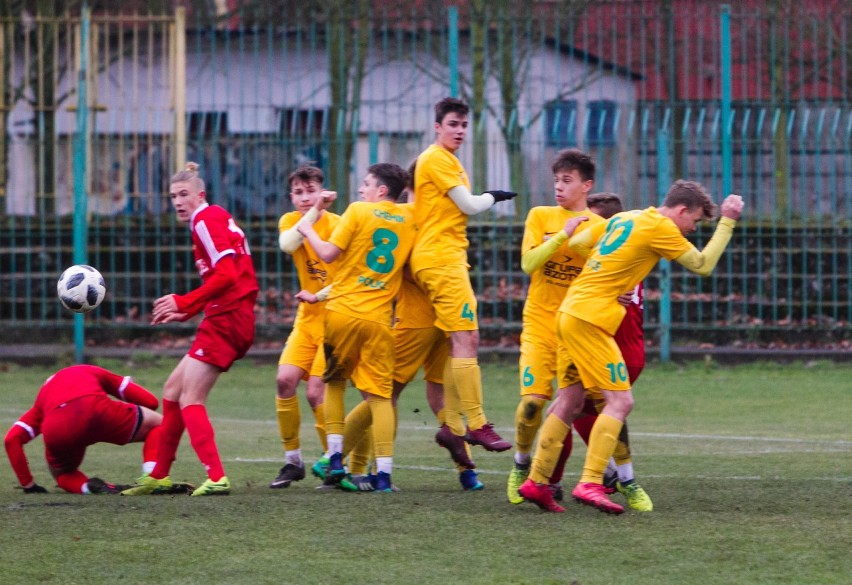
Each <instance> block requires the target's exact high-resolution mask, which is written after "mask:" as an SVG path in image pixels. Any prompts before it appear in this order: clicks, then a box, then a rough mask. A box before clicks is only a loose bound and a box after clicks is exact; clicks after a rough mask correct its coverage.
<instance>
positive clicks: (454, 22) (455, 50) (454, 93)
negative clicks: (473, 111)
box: [447, 6, 459, 98]
mask: <svg viewBox="0 0 852 585" xmlns="http://www.w3.org/2000/svg"><path fill="white" fill-rule="evenodd" d="M447 17H448V20H449V23H448V24H449V33H448V38H447V42H448V44H449V46H448V47H447V52H448V60H449V63H448V65H449V68H450V97H455V98H457V97H459V9H458V8H457V7H456V6H450V7H449V8H448V9H447Z"/></svg>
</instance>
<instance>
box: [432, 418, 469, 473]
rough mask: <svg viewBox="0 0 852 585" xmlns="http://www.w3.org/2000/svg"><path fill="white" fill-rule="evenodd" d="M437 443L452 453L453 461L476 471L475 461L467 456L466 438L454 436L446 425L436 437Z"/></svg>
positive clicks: (442, 426)
mask: <svg viewBox="0 0 852 585" xmlns="http://www.w3.org/2000/svg"><path fill="white" fill-rule="evenodd" d="M435 442H436V443H438V444H439V445H440V446H441V447H443V448H444V449H446V450H447V451H449V452H450V457H452V458H453V461H455V462H456V463H458V464H459V465H461V466H463V467H467V468H468V469H476V465H474V463H473V461H471V459H470V457H468V456H467V449H465V444H464V437H461V436H459V435H456V434H453V431H451V430H450V427H448V426H447V425H446V424H443V425H441V430H440V431H438V433H437V434H436V435H435Z"/></svg>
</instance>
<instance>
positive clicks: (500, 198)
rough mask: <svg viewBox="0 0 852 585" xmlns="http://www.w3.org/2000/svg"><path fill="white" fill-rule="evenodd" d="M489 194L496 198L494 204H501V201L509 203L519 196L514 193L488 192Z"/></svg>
mask: <svg viewBox="0 0 852 585" xmlns="http://www.w3.org/2000/svg"><path fill="white" fill-rule="evenodd" d="M486 192H487V193H491V196H492V197H493V198H494V203H500V202H501V201H509V200H510V199H514V198H515V197H517V196H518V194H517V193H513V192H512V191H497V190H494V191H486Z"/></svg>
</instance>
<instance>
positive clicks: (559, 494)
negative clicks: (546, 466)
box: [549, 483, 565, 502]
mask: <svg viewBox="0 0 852 585" xmlns="http://www.w3.org/2000/svg"><path fill="white" fill-rule="evenodd" d="M549 487H550V493H552V494H553V499H554V500H556V501H557V502H561V501H562V500H564V499H565V492H564V491H563V489H562V484H561V483H551V484H549Z"/></svg>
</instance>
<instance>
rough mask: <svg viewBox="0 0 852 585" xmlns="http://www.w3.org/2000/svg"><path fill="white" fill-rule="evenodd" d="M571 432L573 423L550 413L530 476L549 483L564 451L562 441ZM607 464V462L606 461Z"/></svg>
mask: <svg viewBox="0 0 852 585" xmlns="http://www.w3.org/2000/svg"><path fill="white" fill-rule="evenodd" d="M570 432H571V425H567V424H565V421H563V420H562V419H561V418H559V417H558V416H556V415H555V414H550V415H548V416H547V418H546V419H544V424H543V425H541V433H540V434H539V438H538V447H536V450H535V457H533V461H532V466H531V467H530V475H529V478H530V479H531V480H533V481H534V482H536V483H549V482H550V477H551V476H552V475H553V469H554V468H555V467H556V462H557V461H558V460H559V454H560V453H561V452H562V443H563V442H564V441H565V436H566V435H567V434H568V433H570ZM604 466H606V462H604Z"/></svg>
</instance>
